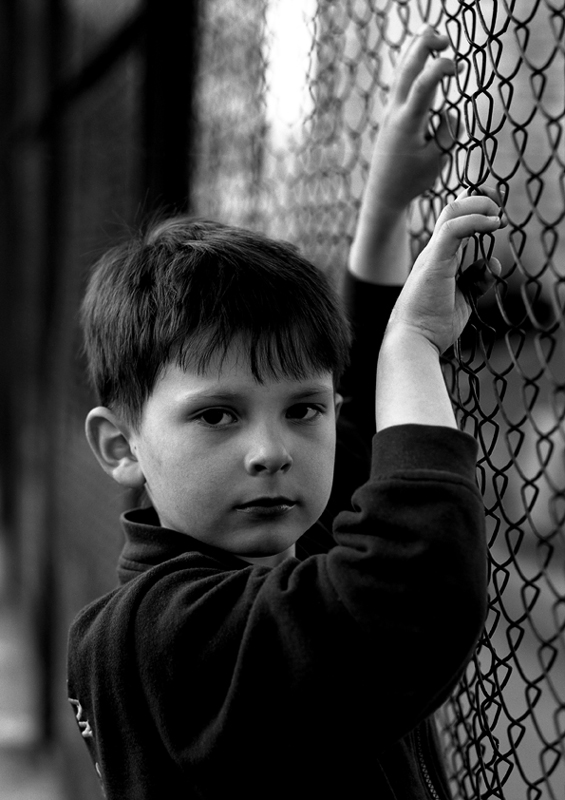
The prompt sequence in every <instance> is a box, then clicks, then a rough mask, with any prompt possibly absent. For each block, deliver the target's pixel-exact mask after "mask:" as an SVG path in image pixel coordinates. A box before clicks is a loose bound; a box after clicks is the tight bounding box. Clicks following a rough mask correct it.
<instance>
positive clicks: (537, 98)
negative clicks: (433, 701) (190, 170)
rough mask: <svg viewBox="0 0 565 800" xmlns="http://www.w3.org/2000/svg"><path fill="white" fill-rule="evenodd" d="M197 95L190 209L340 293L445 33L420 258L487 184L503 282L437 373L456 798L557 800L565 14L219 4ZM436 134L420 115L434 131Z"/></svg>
mask: <svg viewBox="0 0 565 800" xmlns="http://www.w3.org/2000/svg"><path fill="white" fill-rule="evenodd" d="M205 14H206V17H205V24H204V27H203V45H202V59H201V71H200V76H199V80H198V87H199V92H198V115H199V128H198V148H197V152H198V158H197V163H198V173H197V176H196V177H197V182H196V187H195V194H194V203H195V210H197V211H198V212H199V213H206V214H210V215H211V216H215V217H220V218H223V219H227V220H230V221H232V222H237V223H242V224H245V225H251V226H255V227H259V228H261V229H263V230H267V231H269V232H270V233H272V234H274V235H280V236H283V237H284V238H287V239H291V240H293V241H295V242H298V243H300V245H301V246H302V248H303V249H304V250H305V251H306V252H307V254H308V255H309V256H311V257H312V258H313V259H314V260H315V261H317V262H318V263H319V264H320V265H322V266H323V267H325V268H326V269H328V270H330V271H332V273H334V274H335V275H336V276H339V274H340V271H341V270H342V269H343V266H344V263H345V260H346V255H347V248H348V245H349V242H350V241H351V235H352V231H353V227H354V224H355V215H356V210H357V208H358V205H359V200H360V195H361V191H362V187H363V184H364V178H365V176H366V174H367V169H368V162H369V157H370V152H371V141H372V139H373V137H374V132H375V130H376V129H377V128H378V123H379V118H380V116H381V111H382V107H383V103H384V102H385V101H386V96H387V90H388V87H389V85H390V81H391V76H392V73H393V70H394V65H395V63H396V62H397V60H398V56H399V51H400V50H401V48H402V47H403V45H404V44H405V43H406V41H407V39H408V38H409V37H410V36H411V35H413V34H414V33H416V32H417V31H418V29H419V28H420V27H421V26H422V24H423V23H428V24H431V25H433V26H434V27H437V28H438V29H439V30H441V31H442V32H445V33H447V34H448V36H449V38H450V40H451V45H452V54H453V55H454V57H455V59H456V61H457V63H458V64H459V72H458V74H457V77H456V78H454V79H451V80H450V81H449V82H448V83H446V84H445V86H443V90H442V91H440V92H439V96H438V101H437V107H438V109H439V107H441V106H443V107H444V108H446V109H447V110H448V111H449V112H450V114H451V117H452V119H453V126H454V129H455V130H457V129H458V131H459V133H458V140H457V144H456V146H455V148H454V149H453V151H452V152H451V154H450V159H449V163H448V164H447V165H446V167H445V169H444V171H443V173H442V175H441V178H440V180H439V181H438V182H437V185H436V186H435V188H434V189H433V190H432V191H430V192H429V193H428V194H427V195H426V196H425V197H424V198H423V199H422V200H421V201H419V202H418V203H417V205H416V206H415V208H414V209H413V218H412V231H413V241H414V250H415V251H416V250H417V249H419V248H420V247H421V245H422V243H423V242H424V241H425V240H426V239H427V237H428V236H429V234H430V232H431V229H432V227H433V223H434V221H435V219H436V218H437V215H438V213H439V210H440V209H441V208H442V207H443V205H445V203H446V202H447V201H449V200H450V199H452V198H453V197H454V196H455V194H456V193H457V192H458V191H460V189H461V188H462V187H463V186H470V187H473V188H479V187H480V186H482V185H483V184H484V183H485V182H486V183H489V184H490V185H493V186H497V187H498V188H499V190H500V192H501V195H502V196H503V197H504V198H505V210H506V214H507V216H508V219H509V226H508V228H507V229H506V230H505V231H504V232H501V233H497V234H496V235H495V236H494V237H488V238H485V239H483V240H482V241H478V240H477V241H476V242H474V243H471V245H470V249H471V250H474V252H473V253H472V256H473V258H475V257H479V256H480V255H483V254H485V253H490V252H491V251H492V248H493V246H494V247H495V249H496V251H497V254H498V256H499V258H500V259H501V261H502V263H503V274H502V277H501V278H500V279H499V280H498V282H497V286H496V289H495V291H494V292H492V293H491V294H490V295H489V296H488V297H487V298H485V299H484V300H483V301H481V302H480V303H479V306H478V307H477V309H476V312H475V314H474V318H473V323H472V326H471V327H470V329H469V330H468V331H467V333H466V334H465V336H464V338H463V340H462V342H461V346H460V347H459V348H458V352H457V356H456V357H454V358H453V359H452V360H451V362H450V363H447V364H446V374H447V377H448V381H449V383H450V385H451V387H452V389H453V395H454V398H455V401H456V404H457V407H458V411H459V415H460V419H461V423H462V425H463V427H464V429H465V430H467V431H469V432H470V433H472V434H473V435H474V436H475V437H476V438H477V439H478V441H479V444H480V461H479V480H480V483H481V487H482V490H483V493H484V498H485V504H486V508H487V515H488V537H489V545H490V573H491V580H490V614H489V617H488V622H487V626H486V631H485V634H484V637H483V639H482V641H481V644H480V647H479V649H478V652H477V654H476V656H475V658H474V659H473V662H472V664H471V666H470V668H469V670H468V672H467V675H466V677H465V680H464V681H463V682H462V683H461V686H460V687H459V689H458V690H457V692H456V693H455V695H454V697H453V700H452V701H451V702H450V703H449V704H448V706H447V707H446V709H445V711H444V715H443V717H444V723H445V737H446V743H447V747H448V750H449V753H450V757H451V769H452V775H453V785H454V789H455V793H456V795H457V797H460V798H465V800H467V799H468V800H471V798H479V797H481V798H487V797H497V798H502V797H504V798H512V799H513V798H528V800H535V799H536V798H548V799H549V798H552V800H558V799H559V798H562V797H563V796H564V795H563V792H564V791H565V789H564V787H565V636H564V629H565V533H564V521H565V459H564V453H565V442H564V437H565V424H564V422H565V349H564V346H563V345H564V323H563V310H564V306H565V236H564V235H563V224H564V218H565V180H564V161H565V145H564V124H565V108H564V101H565V52H564V33H565V5H564V3H563V0H537V1H536V2H532V0H481V1H480V2H479V1H478V0H467V2H463V1H462V0H411V1H410V2H407V0H372V1H371V0H348V1H346V0H340V1H339V0H335V1H334V2H319V3H316V2H314V1H313V0H312V2H310V0H305V2H300V3H288V2H286V3H285V2H283V1H282V0H279V2H264V3H256V2H252V1H250V2H247V3H246V2H238V3H233V2H230V1H229V0H213V1H212V2H209V3H207V4H206V6H205ZM435 122H436V119H435V115H432V117H431V120H430V126H431V129H432V130H433V128H434V125H435Z"/></svg>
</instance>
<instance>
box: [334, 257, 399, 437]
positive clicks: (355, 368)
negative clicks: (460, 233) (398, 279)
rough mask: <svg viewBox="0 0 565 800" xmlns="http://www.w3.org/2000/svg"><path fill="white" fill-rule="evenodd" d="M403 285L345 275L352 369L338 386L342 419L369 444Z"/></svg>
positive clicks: (347, 371)
mask: <svg viewBox="0 0 565 800" xmlns="http://www.w3.org/2000/svg"><path fill="white" fill-rule="evenodd" d="M401 289H402V287H401V286H381V285H379V284H373V283H368V282H367V281H362V280H360V279H359V278H357V277H355V276H354V275H352V274H351V273H350V272H346V273H345V277H344V282H343V292H342V294H343V301H344V305H345V309H346V313H347V316H348V318H349V321H350V323H351V327H352V332H353V341H352V347H351V353H350V362H349V366H348V368H347V369H346V371H345V373H344V375H343V377H342V379H341V382H340V386H339V390H340V393H341V394H342V395H343V397H344V404H343V408H342V417H343V418H344V419H345V420H347V422H348V423H351V424H354V425H355V427H356V428H357V430H358V431H359V432H360V433H361V434H362V436H363V438H364V440H365V441H366V442H367V443H369V444H370V442H371V438H372V436H373V435H374V433H375V384H376V374H377V360H378V356H379V350H380V348H381V344H382V340H383V336H384V333H385V329H386V326H387V324H388V320H389V317H390V314H391V311H392V309H393V307H394V304H395V303H396V301H397V299H398V296H399V295H400V292H401Z"/></svg>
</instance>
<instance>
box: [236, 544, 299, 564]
mask: <svg viewBox="0 0 565 800" xmlns="http://www.w3.org/2000/svg"><path fill="white" fill-rule="evenodd" d="M295 552H296V545H294V544H293V545H292V546H291V547H289V548H288V550H284V551H283V552H282V553H275V555H272V556H258V557H257V558H250V557H247V556H237V558H239V559H240V560H241V561H245V562H247V563H248V564H257V565H262V566H264V567H276V566H277V564H280V563H282V562H283V561H286V559H287V558H293V557H294V555H295Z"/></svg>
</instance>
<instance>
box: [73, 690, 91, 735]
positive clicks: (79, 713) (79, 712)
mask: <svg viewBox="0 0 565 800" xmlns="http://www.w3.org/2000/svg"><path fill="white" fill-rule="evenodd" d="M69 703H70V704H71V705H72V706H73V708H74V709H75V717H76V720H77V722H78V726H79V728H80V732H81V735H82V736H83V737H84V738H85V739H91V738H92V737H93V736H94V734H93V733H92V728H91V727H90V723H89V721H88V720H87V719H85V718H84V717H83V714H84V709H83V707H82V706H81V704H80V703H79V701H78V700H73V699H72V697H69Z"/></svg>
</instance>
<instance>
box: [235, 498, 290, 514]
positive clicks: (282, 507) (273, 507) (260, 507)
mask: <svg viewBox="0 0 565 800" xmlns="http://www.w3.org/2000/svg"><path fill="white" fill-rule="evenodd" d="M295 505H296V500H291V499H290V498H289V497H282V496H277V497H268V496H263V497H254V498H253V500H248V501H247V502H246V503H240V504H239V505H237V506H236V510H237V511H243V512H244V513H247V514H257V515H259V516H267V517H268V516H277V515H279V514H285V513H286V512H287V511H290V510H291V509H292V508H294V506H295Z"/></svg>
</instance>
